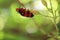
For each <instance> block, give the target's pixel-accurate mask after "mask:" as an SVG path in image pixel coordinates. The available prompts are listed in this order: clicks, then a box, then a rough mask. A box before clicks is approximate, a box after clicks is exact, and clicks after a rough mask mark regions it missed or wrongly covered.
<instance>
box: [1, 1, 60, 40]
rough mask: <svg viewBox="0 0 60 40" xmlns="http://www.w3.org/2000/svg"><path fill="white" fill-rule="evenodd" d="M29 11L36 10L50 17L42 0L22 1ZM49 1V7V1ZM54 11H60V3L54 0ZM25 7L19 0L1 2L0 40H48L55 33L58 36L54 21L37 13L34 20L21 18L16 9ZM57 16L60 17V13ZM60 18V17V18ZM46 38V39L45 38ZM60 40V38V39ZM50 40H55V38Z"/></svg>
mask: <svg viewBox="0 0 60 40" xmlns="http://www.w3.org/2000/svg"><path fill="white" fill-rule="evenodd" d="M20 1H21V2H22V3H23V4H24V5H25V8H27V9H34V10H37V11H39V12H40V13H41V14H43V15H49V16H52V15H51V14H49V12H48V10H47V9H46V7H45V6H44V5H43V4H42V3H41V0H20ZM46 1H48V7H49V8H50V5H49V0H46ZM52 4H53V9H54V10H55V9H56V8H58V11H60V1H58V2H57V1H56V0H52ZM20 7H23V6H21V5H20V4H19V3H18V1H17V0H0V40H46V39H47V35H45V34H50V33H51V32H53V35H54V36H55V35H57V34H56V33H57V32H56V29H55V27H54V24H53V22H52V20H53V19H51V18H50V17H45V16H43V15H40V14H39V13H37V14H36V15H34V17H33V18H27V17H23V16H21V15H20V14H19V13H18V12H17V11H16V8H20ZM58 11H57V15H60V12H59V13H58ZM59 17H60V16H59ZM59 17H58V18H57V20H56V21H57V23H56V24H57V26H58V29H59V35H60V22H59V21H60V18H59ZM45 37H46V38H45ZM59 38H60V37H59ZM48 40H55V39H53V38H51V39H48Z"/></svg>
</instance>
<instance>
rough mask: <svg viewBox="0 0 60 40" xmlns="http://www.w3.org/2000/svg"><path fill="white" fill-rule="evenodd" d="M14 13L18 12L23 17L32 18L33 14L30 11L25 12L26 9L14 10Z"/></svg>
mask: <svg viewBox="0 0 60 40" xmlns="http://www.w3.org/2000/svg"><path fill="white" fill-rule="evenodd" d="M16 11H17V12H19V14H21V15H22V16H24V17H33V16H34V15H33V13H32V12H31V11H30V10H27V9H26V8H16Z"/></svg>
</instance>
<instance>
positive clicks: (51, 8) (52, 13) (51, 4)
mask: <svg viewBox="0 0 60 40" xmlns="http://www.w3.org/2000/svg"><path fill="white" fill-rule="evenodd" d="M50 6H51V10H52V15H53V17H54V12H53V6H52V2H51V0H50Z"/></svg>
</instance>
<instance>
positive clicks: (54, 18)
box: [50, 0, 58, 34]
mask: <svg viewBox="0 0 60 40" xmlns="http://www.w3.org/2000/svg"><path fill="white" fill-rule="evenodd" d="M50 5H51V10H52V15H53V21H54V25H55V28H56V31H57V34H58V27H57V25H56V19H57V17H56V12H55V11H53V6H52V2H51V0H50ZM54 14H55V15H54Z"/></svg>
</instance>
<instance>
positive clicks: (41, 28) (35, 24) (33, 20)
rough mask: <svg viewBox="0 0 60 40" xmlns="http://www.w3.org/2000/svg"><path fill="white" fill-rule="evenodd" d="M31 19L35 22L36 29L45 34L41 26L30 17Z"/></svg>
mask: <svg viewBox="0 0 60 40" xmlns="http://www.w3.org/2000/svg"><path fill="white" fill-rule="evenodd" d="M32 20H33V22H34V23H35V25H36V26H37V27H38V30H40V31H41V32H42V33H43V34H46V32H45V31H44V30H43V29H42V28H40V26H39V25H38V24H37V23H36V21H35V19H34V18H32Z"/></svg>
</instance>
